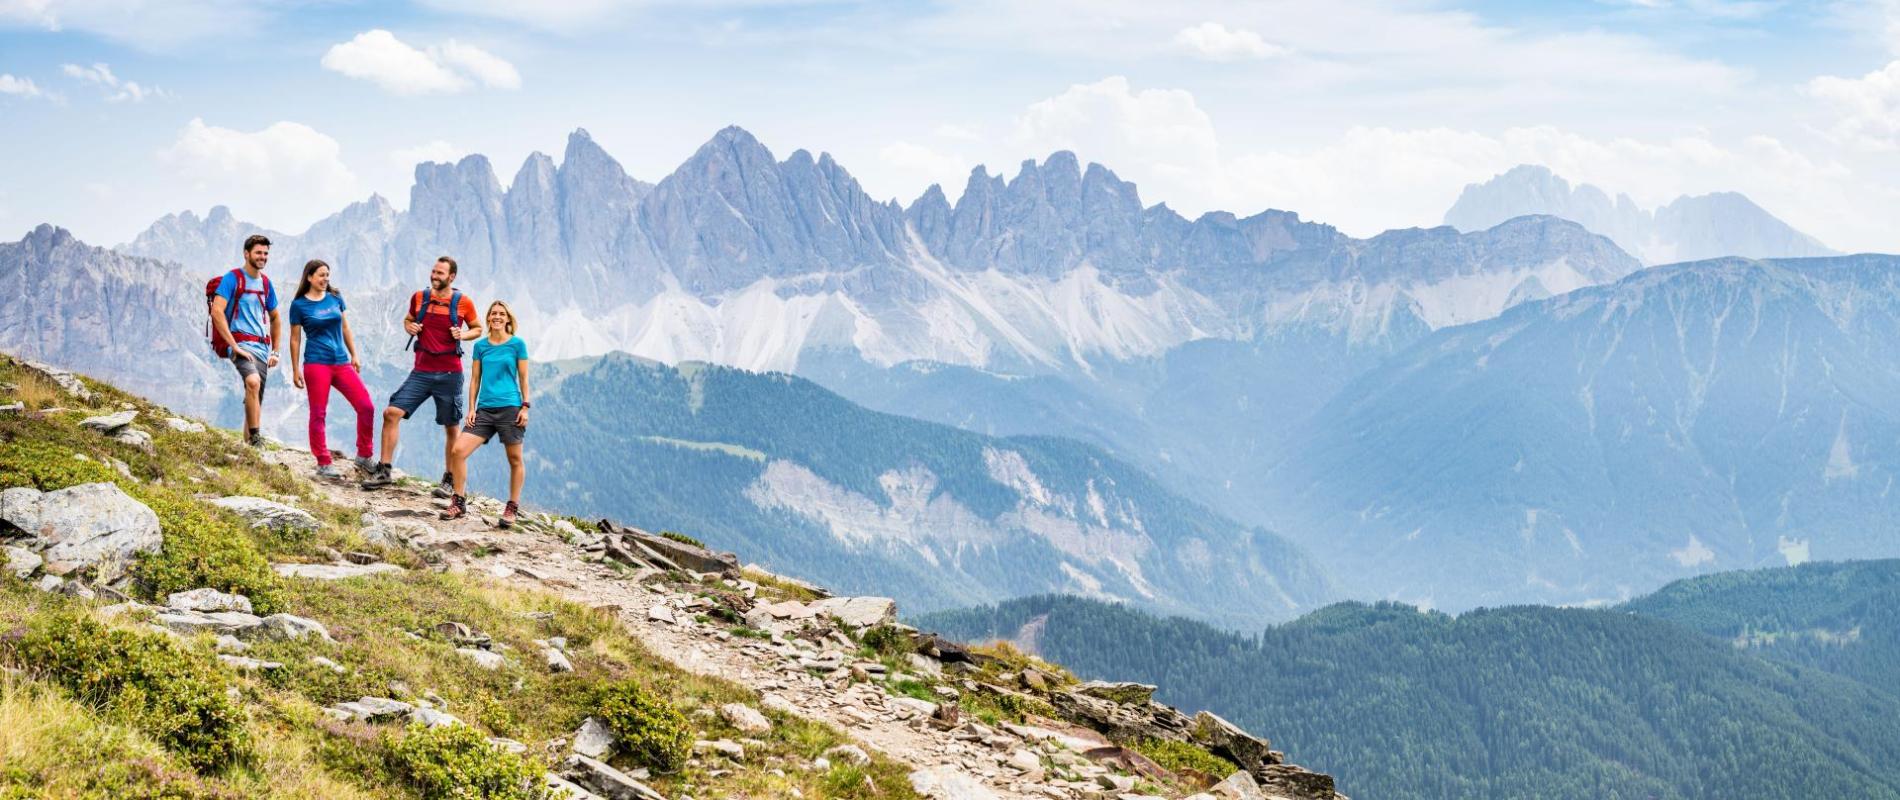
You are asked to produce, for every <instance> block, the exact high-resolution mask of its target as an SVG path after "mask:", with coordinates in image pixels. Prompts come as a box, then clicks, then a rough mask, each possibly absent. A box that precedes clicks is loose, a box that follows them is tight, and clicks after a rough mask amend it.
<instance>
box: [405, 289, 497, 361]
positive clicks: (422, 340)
mask: <svg viewBox="0 0 1900 800" xmlns="http://www.w3.org/2000/svg"><path fill="white" fill-rule="evenodd" d="M423 294H424V293H423V292H416V293H415V295H414V296H412V297H410V298H409V302H410V306H409V307H410V308H415V304H416V303H421V302H423ZM434 298H435V301H434V302H431V303H429V311H428V313H427V314H424V315H423V316H422V332H421V333H419V334H417V335H416V371H417V372H461V371H462V357H461V356H458V355H456V354H455V348H456V345H459V344H461V342H458V341H456V340H455V336H454V335H453V334H451V333H449V328H450V327H451V325H452V322H451V319H450V317H449V297H448V296H447V295H434ZM457 311H458V312H459V313H460V316H461V318H462V324H463V325H464V326H467V327H474V326H476V325H480V324H481V321H480V320H479V319H477V318H476V317H475V301H473V300H470V299H468V295H462V307H461V308H459V309H457Z"/></svg>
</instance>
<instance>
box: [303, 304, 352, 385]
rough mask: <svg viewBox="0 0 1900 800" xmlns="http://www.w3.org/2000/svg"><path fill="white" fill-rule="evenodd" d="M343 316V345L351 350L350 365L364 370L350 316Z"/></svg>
mask: <svg viewBox="0 0 1900 800" xmlns="http://www.w3.org/2000/svg"><path fill="white" fill-rule="evenodd" d="M342 318H343V346H344V347H345V348H347V349H348V350H349V351H350V366H351V367H354V368H356V371H358V372H361V371H363V362H362V360H361V359H358V358H357V357H356V335H355V334H353V333H351V332H350V317H349V315H348V314H344V315H342ZM291 341H292V342H295V341H296V339H292V340H291Z"/></svg>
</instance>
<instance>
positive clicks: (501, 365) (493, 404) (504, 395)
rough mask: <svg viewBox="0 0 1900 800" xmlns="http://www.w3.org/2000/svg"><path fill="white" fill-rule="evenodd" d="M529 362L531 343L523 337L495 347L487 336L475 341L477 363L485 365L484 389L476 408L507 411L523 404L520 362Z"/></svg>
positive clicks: (511, 338) (515, 337) (477, 398)
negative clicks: (511, 407) (510, 407)
mask: <svg viewBox="0 0 1900 800" xmlns="http://www.w3.org/2000/svg"><path fill="white" fill-rule="evenodd" d="M526 360H528V343H527V342H524V341H521V337H519V336H510V337H508V341H505V342H502V343H501V344H494V343H492V342H490V341H488V337H486V336H483V337H482V338H480V339H477V340H476V341H475V363H477V364H480V365H482V386H481V389H479V390H478V391H477V392H476V395H475V407H476V408H507V407H509V406H518V405H521V369H520V367H519V366H517V365H516V363H515V362H517V361H526Z"/></svg>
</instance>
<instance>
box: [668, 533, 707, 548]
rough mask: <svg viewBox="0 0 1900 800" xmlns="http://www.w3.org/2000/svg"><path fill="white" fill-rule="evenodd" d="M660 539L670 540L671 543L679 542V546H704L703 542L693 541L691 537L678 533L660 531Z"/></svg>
mask: <svg viewBox="0 0 1900 800" xmlns="http://www.w3.org/2000/svg"><path fill="white" fill-rule="evenodd" d="M660 537H661V538H664V539H672V540H673V541H676V542H679V543H680V544H690V545H692V546H694V547H705V546H706V543H705V542H701V541H700V540H698V539H695V538H693V537H691V536H687V535H686V534H684V533H680V532H678V531H660Z"/></svg>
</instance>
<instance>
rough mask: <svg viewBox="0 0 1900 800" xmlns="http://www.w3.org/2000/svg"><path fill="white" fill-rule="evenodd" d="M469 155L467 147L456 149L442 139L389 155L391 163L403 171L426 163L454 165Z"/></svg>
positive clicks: (399, 150)
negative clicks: (453, 163)
mask: <svg viewBox="0 0 1900 800" xmlns="http://www.w3.org/2000/svg"><path fill="white" fill-rule="evenodd" d="M468 153H469V151H468V148H466V147H456V146H455V145H452V144H449V143H448V142H445V141H443V140H441V139H435V140H433V141H430V142H427V143H425V144H419V145H416V146H415V147H404V148H401V149H398V150H395V151H392V152H390V154H389V161H390V163H392V164H394V165H396V166H397V167H400V168H402V169H403V170H408V169H409V168H411V167H414V166H415V165H417V164H422V163H426V162H435V161H445V162H451V163H452V162H454V161H456V160H457V159H460V158H461V157H462V156H465V155H468Z"/></svg>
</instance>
